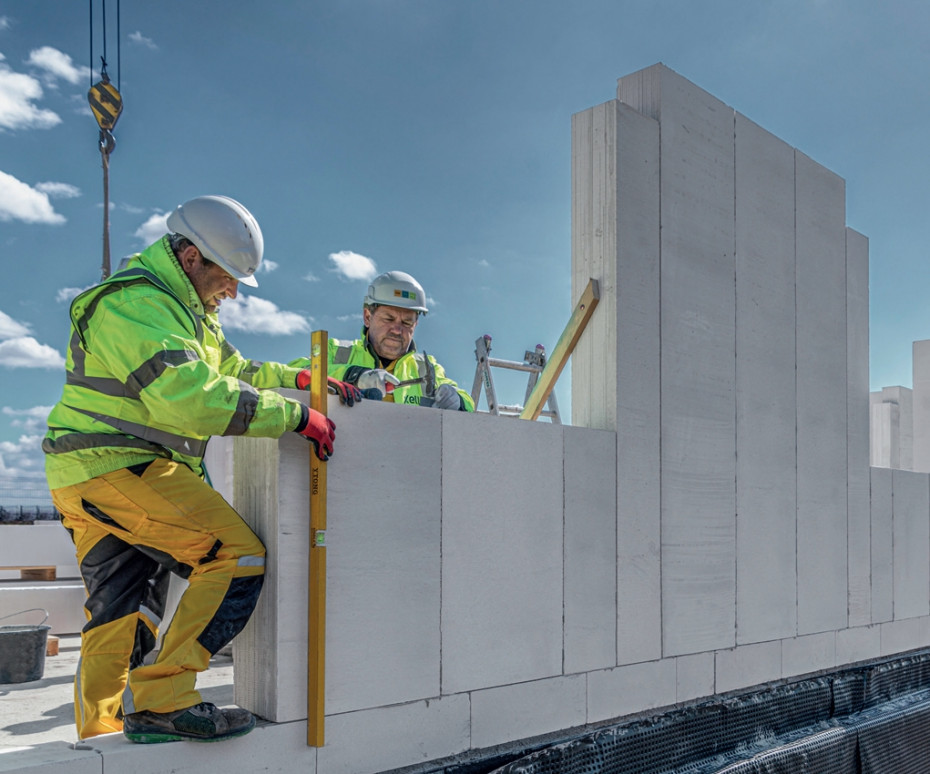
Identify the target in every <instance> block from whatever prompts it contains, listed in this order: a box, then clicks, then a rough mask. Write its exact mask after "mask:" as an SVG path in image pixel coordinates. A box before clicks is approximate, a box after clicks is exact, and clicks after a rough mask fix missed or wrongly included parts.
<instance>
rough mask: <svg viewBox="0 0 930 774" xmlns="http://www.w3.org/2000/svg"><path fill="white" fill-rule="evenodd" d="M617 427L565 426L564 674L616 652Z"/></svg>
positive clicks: (607, 661) (609, 662)
mask: <svg viewBox="0 0 930 774" xmlns="http://www.w3.org/2000/svg"><path fill="white" fill-rule="evenodd" d="M616 438H617V435H616V433H614V432H612V431H606V430H591V429H588V428H580V427H565V428H564V430H563V439H564V444H565V463H564V470H565V603H564V604H565V611H564V618H565V643H564V665H563V671H564V672H565V674H572V673H574V672H586V671H589V670H592V669H605V668H607V667H612V666H615V665H616V658H617V464H616V456H615V455H616Z"/></svg>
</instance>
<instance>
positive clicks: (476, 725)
mask: <svg viewBox="0 0 930 774" xmlns="http://www.w3.org/2000/svg"><path fill="white" fill-rule="evenodd" d="M586 686H587V680H586V678H585V676H584V675H571V676H569V677H553V678H550V679H548V680H535V681H533V682H529V683H518V684H517V685H505V686H503V687H500V688H488V689H486V690H483V691H474V692H473V693H472V694H471V746H472V748H474V749H481V748H483V747H491V746H493V745H498V744H504V743H505V742H512V741H514V740H516V739H527V738H529V737H531V736H539V735H541V734H547V733H550V732H555V731H565V730H567V729H570V728H575V727H577V726H583V725H584V724H585V720H586V710H587V708H586V697H587V691H586Z"/></svg>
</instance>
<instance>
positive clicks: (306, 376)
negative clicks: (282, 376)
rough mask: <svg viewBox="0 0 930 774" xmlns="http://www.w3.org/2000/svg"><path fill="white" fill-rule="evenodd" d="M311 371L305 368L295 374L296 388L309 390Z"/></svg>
mask: <svg viewBox="0 0 930 774" xmlns="http://www.w3.org/2000/svg"><path fill="white" fill-rule="evenodd" d="M311 378H312V377H311V371H310V369H309V368H305V369H303V370H302V371H300V372H298V374H297V380H296V381H297V389H298V390H309V389H310V379H311Z"/></svg>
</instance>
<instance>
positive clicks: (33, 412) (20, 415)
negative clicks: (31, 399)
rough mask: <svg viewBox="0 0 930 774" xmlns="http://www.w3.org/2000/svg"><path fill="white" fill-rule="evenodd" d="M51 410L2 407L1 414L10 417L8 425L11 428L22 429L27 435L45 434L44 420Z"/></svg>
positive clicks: (48, 408) (45, 407) (42, 407)
mask: <svg viewBox="0 0 930 774" xmlns="http://www.w3.org/2000/svg"><path fill="white" fill-rule="evenodd" d="M51 410H52V407H51V406H33V407H32V408H27V409H13V408H10V407H9V406H4V407H3V413H4V414H5V415H6V416H8V417H12V419H11V420H10V424H11V425H12V426H13V427H21V428H23V430H24V431H25V432H27V433H39V432H45V424H46V420H47V419H48V415H49V412H50V411H51Z"/></svg>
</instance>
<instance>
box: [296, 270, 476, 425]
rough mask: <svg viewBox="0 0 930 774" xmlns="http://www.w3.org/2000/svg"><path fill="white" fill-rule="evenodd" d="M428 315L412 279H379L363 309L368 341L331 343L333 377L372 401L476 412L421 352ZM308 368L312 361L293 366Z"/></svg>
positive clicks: (396, 275)
mask: <svg viewBox="0 0 930 774" xmlns="http://www.w3.org/2000/svg"><path fill="white" fill-rule="evenodd" d="M426 312H427V307H426V294H425V293H424V292H423V287H422V286H421V285H420V283H419V282H417V281H416V280H415V279H414V278H413V277H411V276H410V275H409V274H406V273H405V272H402V271H389V272H386V273H384V274H381V275H379V276H377V277H375V278H374V279H373V280H372V282H371V284H370V285H369V286H368V294H367V295H366V296H365V299H364V302H363V306H362V317H363V323H364V325H363V328H362V338H360V339H356V340H354V341H340V340H339V339H330V340H329V357H328V360H329V363H328V370H329V373H330V374H331V375H332V376H334V377H336V378H338V379H341V380H342V381H343V382H346V383H348V384H354V385H355V386H356V387H358V388H359V390H361V391H362V393H363V394H365V395H366V397H375V398H381V399H382V400H386V401H391V402H394V403H409V404H414V405H419V406H432V407H434V408H440V409H453V410H455V411H474V410H475V404H474V401H472V399H471V395H469V394H468V393H467V392H465V391H464V390H460V389H458V386H457V385H456V383H455V382H454V381H452V380H451V379H449V378H448V377H447V376H446V373H445V371H444V370H443V367H442V366H441V365H439V363H437V362H436V359H435V358H434V357H433V356H432V355H428V354H426V352H418V351H417V348H416V345H415V344H414V341H413V333H414V331H415V330H416V327H417V322H418V321H419V318H420V315H423V314H426ZM308 364H309V361H308V360H306V359H298V360H296V361H293V362H292V363H291V365H298V366H300V367H306V366H307V365H308Z"/></svg>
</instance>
